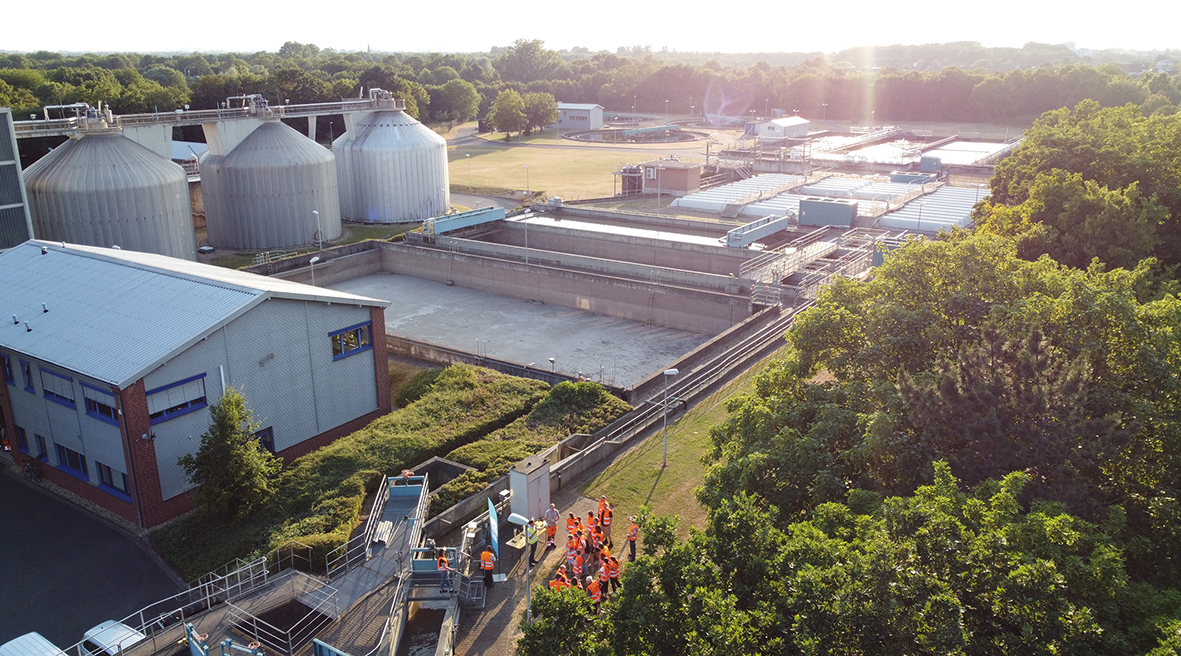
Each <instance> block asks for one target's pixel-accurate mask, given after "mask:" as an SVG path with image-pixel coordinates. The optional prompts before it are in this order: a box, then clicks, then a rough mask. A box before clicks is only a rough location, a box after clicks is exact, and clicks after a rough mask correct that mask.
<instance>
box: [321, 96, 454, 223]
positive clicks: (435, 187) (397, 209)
mask: <svg viewBox="0 0 1181 656" xmlns="http://www.w3.org/2000/svg"><path fill="white" fill-rule="evenodd" d="M332 152H333V153H335V154H336V161H337V179H338V180H339V184H340V212H341V215H342V216H344V218H346V219H350V220H353V221H365V222H371V223H408V222H416V221H422V220H424V219H428V218H430V217H433V216H440V215H442V214H446V212H447V206H448V205H449V203H450V191H449V190H450V182H449V181H448V172H447V142H446V140H444V139H443V137H440V136H439V135H437V134H435V133H434V131H432V130H431V129H430V128H428V127H426V126H425V125H423V124H422V123H419V122H418V121H416V120H415V119H414V118H413V117H412V116H410V115H409V114H407V113H406V112H404V111H401V110H396V109H392V110H380V111H376V112H373V113H372V114H369V115H368V116H365V117H364V118H362V119H360V120H358V121H357V122H356V123H355V124H354V125H353V127H352V132H351V133H349V132H346V133H345V134H343V135H341V136H340V137H337V139H336V140H335V141H333V142H332Z"/></svg>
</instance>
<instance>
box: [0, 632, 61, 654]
mask: <svg viewBox="0 0 1181 656" xmlns="http://www.w3.org/2000/svg"><path fill="white" fill-rule="evenodd" d="M0 656H66V654H65V652H63V651H62V650H61V648H60V647H58V646H57V645H55V644H53V643H52V642H50V641H49V640H47V639H46V638H45V636H43V635H41V634H40V633H37V632H36V631H33V632H32V633H26V634H24V635H23V636H20V637H17V638H13V639H12V640H9V641H8V642H6V643H4V644H2V645H0Z"/></svg>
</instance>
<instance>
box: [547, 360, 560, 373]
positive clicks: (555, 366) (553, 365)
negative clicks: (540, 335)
mask: <svg viewBox="0 0 1181 656" xmlns="http://www.w3.org/2000/svg"><path fill="white" fill-rule="evenodd" d="M556 359H557V358H550V359H549V371H550V373H551V374H552V373H554V372H555V371H557V370H558V369H557V365H555V364H554V360H556Z"/></svg>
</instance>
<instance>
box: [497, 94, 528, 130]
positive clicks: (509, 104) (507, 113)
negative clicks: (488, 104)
mask: <svg viewBox="0 0 1181 656" xmlns="http://www.w3.org/2000/svg"><path fill="white" fill-rule="evenodd" d="M488 120H489V121H491V123H492V127H494V128H495V129H496V130H498V131H500V132H504V133H505V136H506V138H508V137H511V136H512V134H511V133H513V132H516V133H518V134H519V133H520V132H521V130H524V129H525V126H526V125H527V121H528V118H527V117H526V116H525V100H524V99H523V98H521V94H519V93H517V92H516V91H513V90H512V89H505V90H504V91H501V92H500V93H499V94H497V95H496V102H495V103H493V104H492V111H491V112H490V113H489V114H488Z"/></svg>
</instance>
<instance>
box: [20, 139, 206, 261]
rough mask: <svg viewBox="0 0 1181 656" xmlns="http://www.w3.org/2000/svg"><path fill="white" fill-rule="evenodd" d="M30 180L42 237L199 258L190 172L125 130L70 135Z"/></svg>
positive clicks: (32, 169) (33, 171)
mask: <svg viewBox="0 0 1181 656" xmlns="http://www.w3.org/2000/svg"><path fill="white" fill-rule="evenodd" d="M24 177H25V190H26V193H27V195H28V199H29V210H30V213H31V214H32V219H33V232H34V234H35V235H36V236H37V237H38V238H39V239H45V240H49V241H65V242H70V243H73V244H84V245H88V246H106V247H110V246H118V247H120V248H124V249H127V250H133V251H141V252H145V253H157V254H159V255H168V256H171V257H178V258H182V259H186V260H195V259H197V245H196V239H195V237H194V235H193V213H192V207H191V205H190V203H189V184H188V178H187V176H186V175H185V171H184V169H182V168H181V167H180V166H178V165H176V164H174V163H172V162H171V161H169V160H167V159H165V158H163V157H161V156H159V155H157V154H156V153H154V152H152V151H151V150H148V149H147V148H144V147H143V146H141V145H139V144H137V143H135V142H134V141H132V140H130V139H128V138H127V137H124V136H123V135H121V134H119V133H114V132H107V133H99V134H82V135H81V136H75V137H71V138H70V139H69V140H68V141H66V142H65V143H63V144H62V145H60V146H58V147H57V148H55V149H53V150H52V151H51V152H50V153H49V154H48V155H46V156H45V157H42V158H41V159H39V160H37V161H36V162H34V163H33V165H32V166H30V167H29V169H28V170H27V171H25V176H24Z"/></svg>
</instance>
